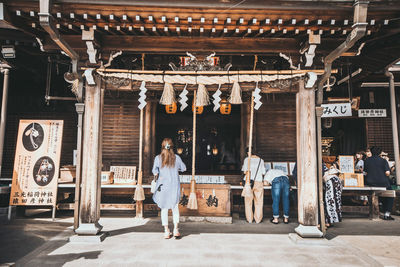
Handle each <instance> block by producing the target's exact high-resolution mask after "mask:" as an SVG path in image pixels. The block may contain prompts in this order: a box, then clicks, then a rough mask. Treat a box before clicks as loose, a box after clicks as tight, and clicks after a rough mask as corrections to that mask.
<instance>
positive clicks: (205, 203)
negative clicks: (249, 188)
mask: <svg viewBox="0 0 400 267" xmlns="http://www.w3.org/2000/svg"><path fill="white" fill-rule="evenodd" d="M189 194H190V184H181V199H180V202H179V212H180V214H181V215H183V216H216V217H230V216H231V198H230V197H231V186H230V185H222V184H197V185H196V196H197V206H198V209H197V210H190V209H188V208H187V204H188V200H189Z"/></svg>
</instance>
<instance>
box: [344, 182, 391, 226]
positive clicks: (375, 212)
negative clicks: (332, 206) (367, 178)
mask: <svg viewBox="0 0 400 267" xmlns="http://www.w3.org/2000/svg"><path fill="white" fill-rule="evenodd" d="M384 191H386V188H385V187H373V186H364V187H343V192H342V197H343V196H368V199H369V218H370V219H371V220H377V219H379V201H378V195H379V193H381V192H384Z"/></svg>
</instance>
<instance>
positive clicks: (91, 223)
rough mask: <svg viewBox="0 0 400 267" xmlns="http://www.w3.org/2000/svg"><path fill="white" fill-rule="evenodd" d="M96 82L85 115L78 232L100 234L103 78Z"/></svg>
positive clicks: (88, 93) (88, 95)
mask: <svg viewBox="0 0 400 267" xmlns="http://www.w3.org/2000/svg"><path fill="white" fill-rule="evenodd" d="M95 82H96V84H95V85H89V84H88V83H86V88H85V90H86V94H85V115H84V124H83V147H82V188H81V190H82V192H81V203H80V222H81V223H80V225H79V227H78V229H76V230H75V232H76V233H77V234H79V235H96V234H97V233H98V232H99V231H100V230H101V229H102V226H101V225H100V224H99V223H98V221H99V219H100V194H101V188H100V185H101V181H100V172H101V137H102V134H101V132H102V131H101V121H102V116H101V114H102V111H101V105H102V99H101V95H102V90H101V79H100V77H96V79H95Z"/></svg>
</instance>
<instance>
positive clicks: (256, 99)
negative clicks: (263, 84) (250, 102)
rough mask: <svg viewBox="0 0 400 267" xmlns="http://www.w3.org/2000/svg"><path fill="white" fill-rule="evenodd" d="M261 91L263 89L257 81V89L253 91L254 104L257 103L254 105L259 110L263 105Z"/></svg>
mask: <svg viewBox="0 0 400 267" xmlns="http://www.w3.org/2000/svg"><path fill="white" fill-rule="evenodd" d="M260 93H261V89H260V88H258V82H257V83H256V89H254V92H253V96H254V104H255V105H254V109H255V110H258V109H259V108H260V107H261V105H262V102H261V95H260Z"/></svg>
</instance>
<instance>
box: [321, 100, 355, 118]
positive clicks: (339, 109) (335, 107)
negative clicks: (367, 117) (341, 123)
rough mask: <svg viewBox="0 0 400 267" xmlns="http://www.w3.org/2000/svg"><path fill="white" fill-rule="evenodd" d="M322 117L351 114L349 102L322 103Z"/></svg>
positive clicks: (347, 115)
mask: <svg viewBox="0 0 400 267" xmlns="http://www.w3.org/2000/svg"><path fill="white" fill-rule="evenodd" d="M321 107H322V109H323V112H322V116H321V117H322V118H330V117H349V116H351V104H350V103H334V104H322V105H321Z"/></svg>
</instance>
